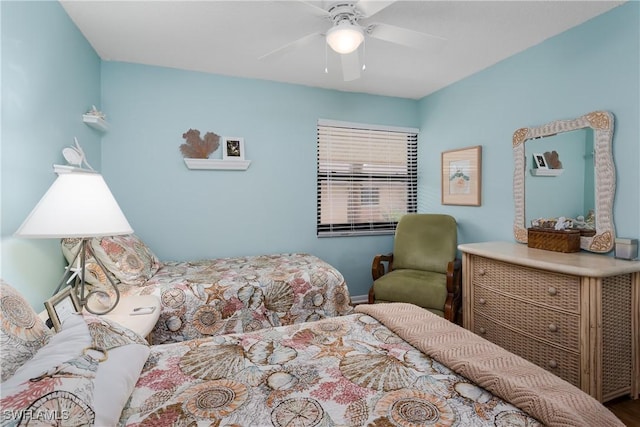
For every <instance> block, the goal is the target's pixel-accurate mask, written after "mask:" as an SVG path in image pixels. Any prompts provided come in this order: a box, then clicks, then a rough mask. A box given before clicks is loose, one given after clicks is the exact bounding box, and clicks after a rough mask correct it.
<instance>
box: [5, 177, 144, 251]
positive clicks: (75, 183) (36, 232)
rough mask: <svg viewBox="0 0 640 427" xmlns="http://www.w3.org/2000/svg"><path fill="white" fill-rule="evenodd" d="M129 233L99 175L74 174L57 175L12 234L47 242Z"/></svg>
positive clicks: (116, 205)
mask: <svg viewBox="0 0 640 427" xmlns="http://www.w3.org/2000/svg"><path fill="white" fill-rule="evenodd" d="M131 233H133V229H132V228H131V226H130V225H129V222H128V221H127V219H126V218H125V216H124V214H123V213H122V210H121V209H120V206H118V202H116V199H115V198H114V197H113V194H111V191H110V190H109V187H108V186H107V183H106V182H105V181H104V178H102V175H100V174H98V173H95V172H85V171H74V172H70V173H61V174H60V175H59V176H58V178H57V179H56V180H55V182H54V183H53V184H52V185H51V187H50V188H49V190H48V191H47V192H46V193H45V195H44V196H42V199H40V201H39V202H38V204H37V205H36V207H35V208H33V210H32V211H31V213H30V214H29V216H28V217H27V219H26V220H25V221H24V222H23V223H22V225H21V226H20V228H18V231H16V233H15V235H16V236H17V237H26V238H47V239H48V238H64V237H100V236H117V235H122V234H131Z"/></svg>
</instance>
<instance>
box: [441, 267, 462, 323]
mask: <svg viewBox="0 0 640 427" xmlns="http://www.w3.org/2000/svg"><path fill="white" fill-rule="evenodd" d="M461 302H462V260H461V259H460V258H456V259H454V260H453V261H450V262H449V264H447V299H446V300H445V302H444V318H445V319H447V320H449V321H451V322H453V323H455V322H456V320H457V317H458V311H459V310H460V305H461Z"/></svg>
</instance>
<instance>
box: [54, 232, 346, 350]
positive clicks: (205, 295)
mask: <svg viewBox="0 0 640 427" xmlns="http://www.w3.org/2000/svg"><path fill="white" fill-rule="evenodd" d="M79 244H80V240H79V239H63V240H62V252H63V253H64V255H65V257H66V258H67V260H68V262H72V261H73V258H74V256H75V254H76V253H77V248H78V245H79ZM91 249H92V251H93V253H94V256H95V257H96V258H98V259H99V260H100V261H101V262H102V263H103V264H104V266H105V267H106V269H107V274H109V275H110V277H111V279H112V280H113V281H114V282H115V283H117V286H118V288H119V290H120V293H121V295H122V297H126V296H128V295H156V296H157V297H158V298H160V300H161V302H162V305H161V313H160V319H159V321H158V323H157V324H156V327H155V329H154V330H153V332H152V336H153V342H154V343H155V344H163V343H171V342H179V341H187V340H192V339H196V338H202V337H205V336H211V335H219V334H227V333H232V332H245V331H247V332H248V331H254V330H257V329H261V328H265V327H271V326H282V325H288V324H293V323H300V322H308V321H313V320H319V319H323V318H326V317H334V316H341V315H344V314H348V313H349V312H351V310H352V307H351V305H350V303H351V300H350V296H349V291H348V289H347V285H346V282H345V280H344V277H343V276H342V274H341V273H340V272H339V271H338V270H336V269H335V268H334V267H332V266H331V265H329V264H328V263H327V262H325V261H323V260H322V259H320V258H318V257H317V256H315V255H311V254H307V253H283V254H273V255H257V256H246V257H233V258H218V259H205V260H198V261H184V262H161V261H160V260H159V259H158V257H157V256H156V255H155V254H154V253H153V251H152V250H151V249H150V248H149V247H148V246H147V245H146V244H145V243H144V242H143V241H142V240H141V239H140V238H139V237H138V236H136V235H135V234H132V235H127V236H113V237H104V238H94V239H92V240H91ZM86 268H87V276H86V280H87V282H88V283H89V284H90V285H91V286H94V287H99V288H103V289H107V288H108V287H107V278H106V276H105V273H104V272H103V271H102V270H101V269H99V267H98V265H97V263H96V261H95V259H94V257H89V258H88V259H87V267H86Z"/></svg>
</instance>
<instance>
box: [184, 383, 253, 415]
mask: <svg viewBox="0 0 640 427" xmlns="http://www.w3.org/2000/svg"><path fill="white" fill-rule="evenodd" d="M248 396H249V390H248V389H247V386H245V385H244V384H242V383H239V382H236V381H231V380H226V379H224V380H215V381H208V382H205V383H200V384H197V385H194V386H192V387H190V388H189V389H187V390H185V391H184V402H185V403H184V407H185V409H186V410H187V411H189V412H190V413H191V414H193V415H195V416H196V417H198V418H209V419H219V418H222V417H225V416H227V415H229V414H230V413H232V412H233V411H235V410H236V409H238V408H239V407H240V406H242V404H243V403H244V402H245V401H246V400H247V397H248Z"/></svg>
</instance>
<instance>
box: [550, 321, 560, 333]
mask: <svg viewBox="0 0 640 427" xmlns="http://www.w3.org/2000/svg"><path fill="white" fill-rule="evenodd" d="M549 331H550V332H558V327H557V326H556V325H555V323H550V324H549Z"/></svg>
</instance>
